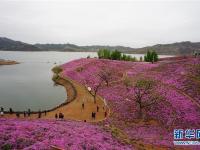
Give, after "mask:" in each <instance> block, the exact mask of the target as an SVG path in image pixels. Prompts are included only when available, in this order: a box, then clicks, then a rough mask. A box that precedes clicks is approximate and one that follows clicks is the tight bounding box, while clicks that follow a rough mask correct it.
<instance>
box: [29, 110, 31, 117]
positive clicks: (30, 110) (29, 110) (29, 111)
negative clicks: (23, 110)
mask: <svg viewBox="0 0 200 150" xmlns="http://www.w3.org/2000/svg"><path fill="white" fill-rule="evenodd" d="M30 115H31V109H30V108H29V109H28V116H29V117H30Z"/></svg>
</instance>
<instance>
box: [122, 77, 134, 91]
mask: <svg viewBox="0 0 200 150" xmlns="http://www.w3.org/2000/svg"><path fill="white" fill-rule="evenodd" d="M123 84H124V85H125V87H126V90H127V91H129V88H131V87H132V86H133V83H132V80H131V79H130V78H129V77H128V76H125V77H124V80H123Z"/></svg>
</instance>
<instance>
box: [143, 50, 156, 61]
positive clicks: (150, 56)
mask: <svg viewBox="0 0 200 150" xmlns="http://www.w3.org/2000/svg"><path fill="white" fill-rule="evenodd" d="M144 61H146V62H152V63H153V62H156V61H158V54H157V53H156V52H155V51H149V50H148V51H147V54H146V55H145V56H144Z"/></svg>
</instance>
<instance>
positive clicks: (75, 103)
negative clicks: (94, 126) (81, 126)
mask: <svg viewBox="0 0 200 150" xmlns="http://www.w3.org/2000/svg"><path fill="white" fill-rule="evenodd" d="M57 82H58V84H61V85H63V86H64V87H65V89H66V92H67V95H68V97H69V98H71V97H72V96H73V95H74V94H73V93H72V92H73V89H71V90H70V86H69V82H70V83H71V84H72V85H73V87H74V88H75V90H76V96H75V97H74V98H72V101H71V102H70V103H68V104H66V105H63V106H61V107H58V108H56V109H55V110H53V111H50V112H47V113H46V116H45V114H44V113H42V115H41V119H55V114H56V113H57V114H59V113H63V114H64V119H70V120H77V121H84V120H86V121H87V122H98V121H102V120H104V119H105V111H107V114H109V109H108V108H107V109H106V107H105V105H104V101H103V99H102V98H101V97H100V96H97V99H96V104H95V103H94V99H93V97H92V95H91V94H90V93H89V92H88V91H87V89H86V88H85V87H84V86H83V85H81V84H79V83H77V82H76V81H73V80H71V79H69V78H66V77H64V78H63V77H61V78H59V79H58V80H57ZM83 102H84V109H83V108H82V103H83ZM97 106H99V112H97ZM92 112H96V119H95V120H94V119H92ZM4 117H5V118H16V114H12V115H11V114H5V115H4ZM20 118H22V119H38V114H31V115H30V117H28V116H27V117H24V115H23V114H20Z"/></svg>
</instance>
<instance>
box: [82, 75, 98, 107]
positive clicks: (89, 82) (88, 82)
mask: <svg viewBox="0 0 200 150" xmlns="http://www.w3.org/2000/svg"><path fill="white" fill-rule="evenodd" d="M85 84H86V86H87V90H88V92H89V93H90V94H91V95H92V96H93V98H94V103H95V104H96V96H97V92H98V91H99V89H100V87H101V86H102V80H101V79H100V80H99V81H98V82H97V81H96V82H95V83H94V82H92V80H89V79H85ZM88 85H92V87H89V86H88Z"/></svg>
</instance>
